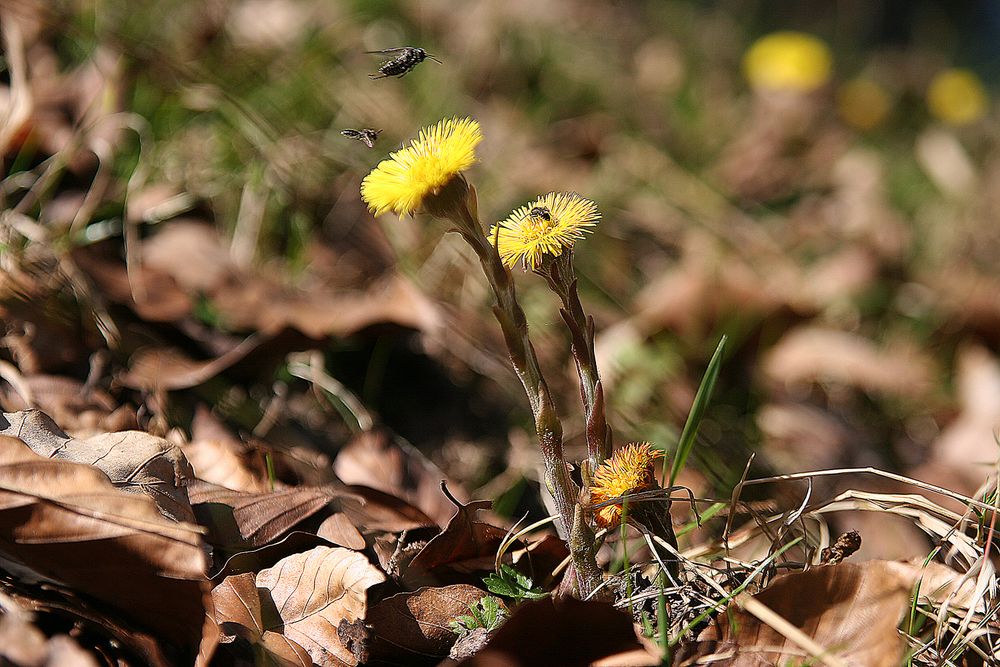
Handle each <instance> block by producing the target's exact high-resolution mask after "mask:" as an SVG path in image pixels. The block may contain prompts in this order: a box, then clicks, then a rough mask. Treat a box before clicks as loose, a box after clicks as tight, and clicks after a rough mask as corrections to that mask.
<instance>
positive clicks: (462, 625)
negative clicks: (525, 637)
mask: <svg viewBox="0 0 1000 667" xmlns="http://www.w3.org/2000/svg"><path fill="white" fill-rule="evenodd" d="M469 611H471V612H472V613H471V614H462V615H461V616H456V617H455V618H454V620H451V621H449V622H448V627H449V628H451V631H452V632H454V633H455V634H456V635H459V636H460V637H463V636H465V635H467V634H469V633H470V632H472V631H473V630H476V629H478V628H484V629H485V630H486V631H487V632H493V631H494V630H496V629H497V628H499V627H500V626H501V625H503V623H504V621H506V620H507V617H508V616H509V615H510V612H508V611H507V607H505V606H504V604H503V602H502V601H501V600H500V599H499V598H495V597H493V596H492V595H484V596H483V597H482V598H480V600H479V601H478V602H476V603H475V604H470V605H469Z"/></svg>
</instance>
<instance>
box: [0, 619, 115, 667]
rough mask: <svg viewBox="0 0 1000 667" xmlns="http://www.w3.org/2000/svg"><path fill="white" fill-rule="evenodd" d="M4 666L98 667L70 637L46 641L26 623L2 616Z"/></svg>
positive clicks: (0, 636)
mask: <svg viewBox="0 0 1000 667" xmlns="http://www.w3.org/2000/svg"><path fill="white" fill-rule="evenodd" d="M0 663H3V664H4V665H11V666H12V667H46V666H47V665H52V666H56V665H58V666H59V667H97V661H96V660H95V659H94V657H93V656H92V655H91V654H90V653H87V652H86V651H85V650H83V649H82V648H80V645H79V644H77V643H76V642H75V641H74V640H73V639H72V638H70V637H68V636H67V635H56V636H54V637H46V636H45V635H43V634H42V633H41V631H40V630H39V629H38V628H37V627H35V626H34V625H32V624H31V623H30V622H28V621H27V620H25V619H22V618H19V617H17V616H15V615H14V614H10V613H6V614H4V615H3V616H0Z"/></svg>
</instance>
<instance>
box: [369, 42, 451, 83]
mask: <svg viewBox="0 0 1000 667" xmlns="http://www.w3.org/2000/svg"><path fill="white" fill-rule="evenodd" d="M365 53H396V54H398V55H396V56H393V57H392V58H390V59H389V60H386V61H385V62H384V63H382V64H381V65H379V67H378V74H369V75H368V78H369V79H384V78H386V77H389V76H400V77H402V76H406V74H407V73H408V72H409V71H410V70H412V69H413V68H414V67H416V66H417V65H419V64H420V63H422V62H424V60H426V59H427V58H430V59H431V60H433V61H434V62H436V63H440V62H441V61H440V60H438V59H437V58H435V57H434V56H432V55H431V54H429V53H427V52H426V51H424V50H423V49H421V48H420V47H418V46H400V47H396V48H394V49H382V50H381V51H366V52H365Z"/></svg>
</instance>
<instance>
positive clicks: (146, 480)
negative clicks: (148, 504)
mask: <svg viewBox="0 0 1000 667" xmlns="http://www.w3.org/2000/svg"><path fill="white" fill-rule="evenodd" d="M0 435H7V436H12V437H15V438H19V439H20V440H21V441H22V442H24V443H25V444H27V445H28V447H30V448H31V449H32V450H33V451H34V452H36V453H37V454H39V455H41V456H44V457H46V458H51V459H60V460H65V461H72V462H73V463H84V464H86V465H91V466H94V467H95V468H98V469H99V470H101V471H102V472H104V474H106V475H107V476H108V478H109V479H110V480H111V482H112V483H113V484H114V485H115V486H116V487H117V488H119V489H121V490H122V491H127V492H129V493H134V494H145V495H147V496H149V497H150V498H152V499H153V500H154V501H156V504H157V506H158V507H159V508H160V511H161V512H162V513H163V514H164V515H165V516H167V517H170V518H171V519H174V520H176V521H188V522H190V523H194V513H193V512H192V511H191V503H190V502H189V501H188V495H187V488H186V485H187V481H188V479H190V478H191V477H193V476H194V474H193V471H192V470H191V466H190V465H188V462H187V459H185V458H184V454H183V453H181V450H180V448H179V447H178V446H177V445H174V444H173V443H171V442H168V441H167V440H164V439H163V438H158V437H156V436H154V435H150V434H148V433H143V432H141V431H121V432H118V433H104V434H101V435H96V436H93V437H90V438H87V439H86V440H77V439H75V438H70V437H69V436H68V435H66V434H65V433H63V432H62V431H61V430H60V429H59V427H58V426H56V424H55V422H53V421H52V419H50V418H49V416H48V415H46V414H45V413H44V412H41V411H39V410H25V411H22V412H10V413H3V415H2V417H0Z"/></svg>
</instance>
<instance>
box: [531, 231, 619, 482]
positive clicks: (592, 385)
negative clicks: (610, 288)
mask: <svg viewBox="0 0 1000 667" xmlns="http://www.w3.org/2000/svg"><path fill="white" fill-rule="evenodd" d="M538 272H539V273H540V274H541V275H542V276H544V277H545V280H546V282H548V284H549V287H550V288H551V289H552V291H553V292H555V293H556V295H557V296H558V297H559V300H560V301H561V302H562V309H561V310H560V314H561V315H562V318H563V320H564V321H565V322H566V326H567V328H568V329H569V332H570V340H571V344H572V351H573V360H574V361H575V363H576V370H577V373H578V374H579V376H580V398H581V399H582V401H583V410H584V416H585V418H586V422H587V451H588V454H589V459H590V471H591V472H593V471H594V470H596V469H597V466H599V465H600V464H601V463H602V462H603V461H604V460H605V459H607V458H608V457H610V456H611V427H610V426H609V425H608V422H607V417H606V416H605V408H604V389H603V387H602V385H601V377H600V374H599V373H598V370H597V354H596V351H595V346H594V318H593V317H589V316H588V315H587V314H586V313H585V312H584V310H583V304H582V303H581V302H580V293H579V291H578V290H577V280H576V275H575V272H574V270H573V252H572V250H567V251H566V252H564V253H563V254H562V255H560V256H559V257H556V258H554V259H551V260H549V261H547V262H546V263H545V264H544V265H543V266H542V267H540V268H539V271H538Z"/></svg>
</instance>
